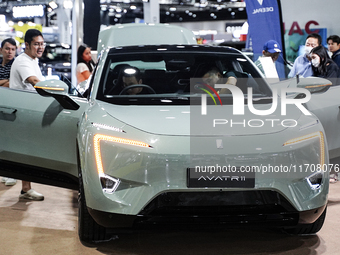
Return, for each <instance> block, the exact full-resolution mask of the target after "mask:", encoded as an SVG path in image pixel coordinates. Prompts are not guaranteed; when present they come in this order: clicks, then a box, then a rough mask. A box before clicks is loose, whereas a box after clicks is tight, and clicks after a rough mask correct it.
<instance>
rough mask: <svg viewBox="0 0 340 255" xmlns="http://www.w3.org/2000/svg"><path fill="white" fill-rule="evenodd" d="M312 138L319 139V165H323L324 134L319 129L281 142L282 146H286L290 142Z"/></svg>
mask: <svg viewBox="0 0 340 255" xmlns="http://www.w3.org/2000/svg"><path fill="white" fill-rule="evenodd" d="M312 139H319V144H320V147H319V148H320V154H319V155H320V161H319V164H320V165H321V167H322V168H323V167H324V164H325V138H324V135H323V133H322V132H321V131H318V132H314V133H311V134H308V135H304V136H300V137H296V138H293V139H290V140H288V141H287V142H285V143H284V144H283V146H288V145H292V144H297V143H302V142H306V141H308V140H312Z"/></svg>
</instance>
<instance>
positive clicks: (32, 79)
mask: <svg viewBox="0 0 340 255" xmlns="http://www.w3.org/2000/svg"><path fill="white" fill-rule="evenodd" d="M39 81H40V80H39V79H38V77H36V76H30V77H28V78H27V79H26V82H28V83H30V84H31V85H32V86H33V87H34V85H35V84H37V83H38V82H39Z"/></svg>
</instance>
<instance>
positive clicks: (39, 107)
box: [0, 87, 88, 176]
mask: <svg viewBox="0 0 340 255" xmlns="http://www.w3.org/2000/svg"><path fill="white" fill-rule="evenodd" d="M72 98H73V99H74V101H76V103H77V104H79V106H80V107H79V109H78V110H66V109H64V108H63V107H61V105H60V104H59V103H58V102H57V101H56V100H55V99H54V98H52V97H43V96H41V95H39V94H38V93H36V92H34V91H33V92H30V91H23V90H13V89H9V88H2V87H0V163H2V165H4V164H5V163H4V162H14V163H16V164H17V165H19V166H22V167H23V168H24V167H25V166H27V165H29V166H34V167H38V168H43V169H49V170H57V171H62V172H64V173H67V174H71V175H73V176H77V162H76V134H77V123H78V121H79V118H80V116H81V115H82V114H83V112H84V109H85V108H86V107H87V105H88V101H87V99H85V98H77V97H72Z"/></svg>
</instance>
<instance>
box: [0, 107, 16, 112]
mask: <svg viewBox="0 0 340 255" xmlns="http://www.w3.org/2000/svg"><path fill="white" fill-rule="evenodd" d="M16 111H17V109H13V108H9V107H3V106H0V112H1V113H4V114H13V113H15V112H16Z"/></svg>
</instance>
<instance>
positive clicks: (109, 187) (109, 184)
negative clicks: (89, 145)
mask: <svg viewBox="0 0 340 255" xmlns="http://www.w3.org/2000/svg"><path fill="white" fill-rule="evenodd" d="M101 141H108V142H113V143H119V144H127V145H132V146H139V147H144V148H152V147H151V146H150V145H149V144H147V143H144V142H140V141H135V140H130V139H125V138H120V137H115V136H109V135H102V134H96V135H94V137H93V144H94V154H95V160H96V166H97V171H98V176H99V178H100V183H101V185H102V188H103V191H104V192H106V193H113V192H114V191H115V190H116V189H117V187H118V185H119V183H120V180H119V179H118V178H114V177H112V176H108V175H107V174H105V173H104V167H103V161H102V156H101V150H100V142H101Z"/></svg>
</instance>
